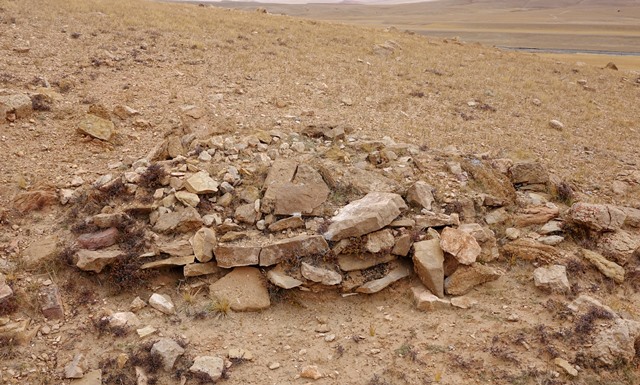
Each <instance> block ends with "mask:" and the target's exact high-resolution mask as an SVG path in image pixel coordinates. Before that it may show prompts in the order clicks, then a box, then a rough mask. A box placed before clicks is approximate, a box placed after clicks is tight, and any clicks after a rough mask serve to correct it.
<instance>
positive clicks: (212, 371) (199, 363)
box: [189, 356, 224, 381]
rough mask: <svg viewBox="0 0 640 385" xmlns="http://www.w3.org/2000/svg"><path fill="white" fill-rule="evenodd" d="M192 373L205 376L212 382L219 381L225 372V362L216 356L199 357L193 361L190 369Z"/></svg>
mask: <svg viewBox="0 0 640 385" xmlns="http://www.w3.org/2000/svg"><path fill="white" fill-rule="evenodd" d="M189 371H190V372H191V373H196V374H205V375H207V376H208V377H209V380H210V381H217V380H219V379H220V377H222V373H223V371H224V360H223V359H222V358H220V357H214V356H199V357H196V358H195V359H194V360H193V365H191V367H190V368H189Z"/></svg>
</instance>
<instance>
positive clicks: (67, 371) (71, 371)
mask: <svg viewBox="0 0 640 385" xmlns="http://www.w3.org/2000/svg"><path fill="white" fill-rule="evenodd" d="M85 370H87V360H86V358H85V357H84V354H82V353H77V354H76V355H74V356H73V360H72V361H71V362H69V363H68V364H67V365H65V367H64V378H82V376H84V371H85Z"/></svg>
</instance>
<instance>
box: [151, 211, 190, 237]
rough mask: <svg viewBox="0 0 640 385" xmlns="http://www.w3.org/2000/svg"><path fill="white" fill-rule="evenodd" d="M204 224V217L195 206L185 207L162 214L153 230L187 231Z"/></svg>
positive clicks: (167, 231)
mask: <svg viewBox="0 0 640 385" xmlns="http://www.w3.org/2000/svg"><path fill="white" fill-rule="evenodd" d="M200 226H202V218H201V217H200V214H199V213H198V211H197V210H196V209H194V208H193V207H185V208H184V209H178V210H177V211H174V212H170V213H165V214H161V215H160V216H159V217H158V220H157V221H156V223H155V225H154V226H153V230H154V231H156V232H159V233H170V232H173V231H175V232H178V233H187V232H190V231H193V230H195V229H197V228H199V227H200Z"/></svg>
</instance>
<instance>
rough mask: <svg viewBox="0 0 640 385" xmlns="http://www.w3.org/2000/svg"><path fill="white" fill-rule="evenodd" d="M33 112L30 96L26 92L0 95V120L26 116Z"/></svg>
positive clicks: (11, 119)
mask: <svg viewBox="0 0 640 385" xmlns="http://www.w3.org/2000/svg"><path fill="white" fill-rule="evenodd" d="M32 112H33V106H32V102H31V98H29V95H27V94H12V95H0V122H4V121H5V119H6V120H8V121H13V120H15V119H22V118H26V117H28V116H29V115H31V113H32Z"/></svg>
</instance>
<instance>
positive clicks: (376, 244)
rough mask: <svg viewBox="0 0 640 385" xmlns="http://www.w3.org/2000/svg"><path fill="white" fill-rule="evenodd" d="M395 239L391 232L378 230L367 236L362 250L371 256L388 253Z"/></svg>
mask: <svg viewBox="0 0 640 385" xmlns="http://www.w3.org/2000/svg"><path fill="white" fill-rule="evenodd" d="M394 243H395V239H394V238H393V233H392V232H391V230H388V229H387V230H380V231H376V232H373V233H371V234H369V235H367V239H366V242H365V245H364V248H365V249H366V250H367V251H368V252H370V253H373V254H376V253H380V252H384V253H388V252H390V251H391V249H392V248H393V245H394Z"/></svg>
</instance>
